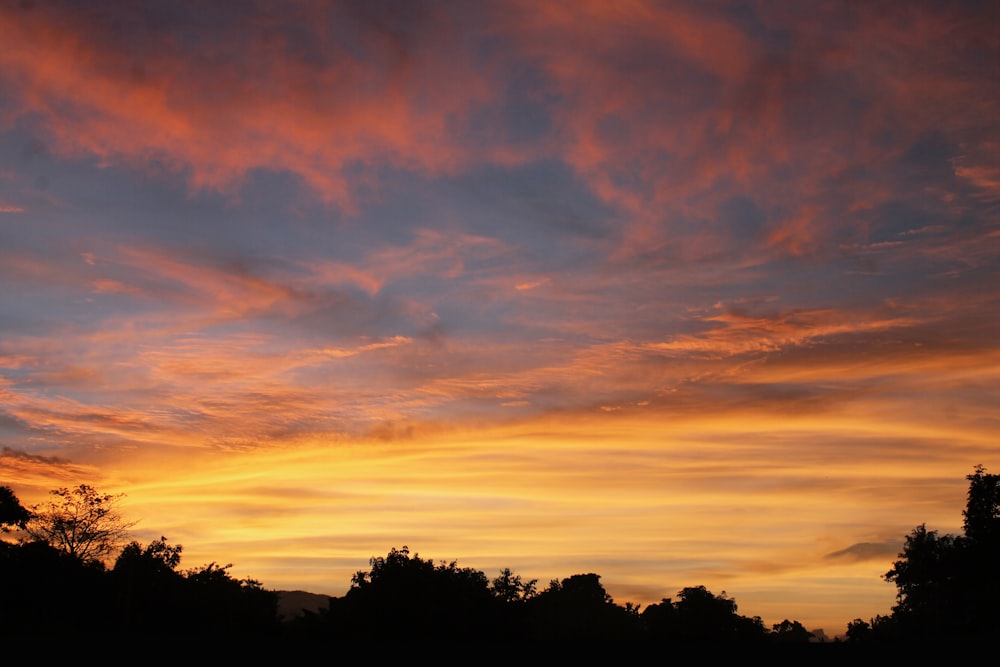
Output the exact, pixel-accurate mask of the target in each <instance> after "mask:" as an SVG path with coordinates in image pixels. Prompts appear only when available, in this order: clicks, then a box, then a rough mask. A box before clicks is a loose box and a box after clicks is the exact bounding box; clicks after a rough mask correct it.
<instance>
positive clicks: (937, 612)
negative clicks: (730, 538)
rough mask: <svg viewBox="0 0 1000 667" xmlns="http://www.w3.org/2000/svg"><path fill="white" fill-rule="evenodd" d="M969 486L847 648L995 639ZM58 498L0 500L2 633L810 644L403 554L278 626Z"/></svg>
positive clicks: (980, 524)
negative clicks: (949, 529)
mask: <svg viewBox="0 0 1000 667" xmlns="http://www.w3.org/2000/svg"><path fill="white" fill-rule="evenodd" d="M968 479H969V481H970V486H969V502H968V505H967V508H966V510H965V512H964V516H965V525H964V534H963V535H961V536H951V535H944V536H939V535H938V534H937V533H936V532H934V531H928V530H927V529H926V527H924V526H920V527H918V528H916V529H914V531H913V532H912V533H911V534H910V535H909V536H908V537H907V538H906V543H905V546H904V550H903V552H902V553H900V554H899V556H900V559H899V560H898V561H896V562H895V563H894V564H893V567H892V569H891V570H890V571H889V572H888V573H887V574H886V575H885V578H886V579H887V580H888V581H890V582H892V583H894V584H895V585H896V586H897V589H898V598H897V605H896V606H895V607H893V609H892V613H891V614H889V615H887V616H877V617H875V618H873V619H870V620H869V621H863V620H861V619H856V620H855V621H852V622H851V623H850V624H849V625H848V628H847V635H846V638H847V642H848V643H858V644H860V643H865V642H879V641H881V642H897V641H909V640H912V639H920V640H927V639H933V638H949V637H957V636H963V637H969V636H989V635H991V634H992V633H995V632H996V629H997V628H998V627H1000V625H998V623H1000V614H998V611H997V604H996V602H997V601H998V600H1000V588H998V570H997V564H998V563H1000V560H998V558H1000V511H998V509H1000V508H998V505H1000V476H997V475H988V474H986V473H985V471H984V470H983V468H982V467H978V468H977V469H976V470H975V473H974V474H972V475H969V476H968ZM52 497H53V500H52V501H50V502H49V503H47V504H45V505H38V506H34V507H32V508H30V509H27V508H24V507H23V506H22V505H21V504H20V502H19V501H18V499H17V498H16V496H15V495H14V494H13V492H12V491H11V490H10V489H9V488H8V487H2V486H0V530H3V532H5V533H8V534H10V535H13V536H18V539H17V540H16V541H9V540H8V541H4V540H0V591H2V598H0V633H4V634H12V635H18V636H20V635H38V634H45V635H52V636H60V637H65V636H71V635H78V634H85V635H94V634H105V635H106V634H108V633H114V634H118V635H120V636H143V635H155V636H171V637H183V638H190V637H199V636H201V637H213V638H219V637H226V636H234V635H241V636H252V637H254V638H257V639H263V638H273V639H282V640H283V639H295V640H333V641H336V640H351V641H358V640H366V641H396V640H403V641H426V640H441V641H490V642H498V641H500V642H509V641H566V642H581V641H594V640H625V641H653V642H698V643H710V644H713V645H719V644H730V645H747V644H756V645H767V644H786V643H808V642H811V641H815V639H816V638H814V637H813V636H812V634H811V633H810V632H809V631H808V630H807V629H806V628H805V627H803V626H802V624H801V623H799V622H797V621H794V620H787V619H786V620H784V621H782V622H781V623H777V624H774V625H772V626H770V627H767V626H766V625H765V624H764V622H763V621H762V620H761V619H760V617H756V616H754V617H748V616H744V615H741V614H739V613H738V608H737V605H736V601H735V600H733V599H732V598H730V597H727V596H726V594H725V592H723V593H722V594H719V595H716V594H714V593H712V592H711V591H709V590H707V589H706V588H705V587H704V586H695V587H689V588H684V589H683V590H681V591H679V592H678V593H677V595H676V599H673V598H664V599H662V600H661V601H660V602H659V603H656V604H651V605H648V606H647V607H645V608H640V607H639V606H638V605H634V604H632V603H628V602H627V603H625V604H623V605H622V604H618V603H616V602H615V601H614V600H613V599H612V598H611V596H610V595H608V593H607V592H606V591H605V589H604V587H603V585H602V584H601V581H600V576H599V575H597V574H594V573H587V574H575V575H573V576H570V577H568V578H565V579H561V580H552V581H551V582H549V584H548V585H547V586H546V587H545V588H544V589H539V586H538V582H537V580H524V579H523V578H522V577H521V576H520V575H518V574H516V573H514V572H512V571H511V570H509V569H505V570H503V571H501V572H500V573H499V574H498V575H497V576H496V577H494V578H492V579H490V578H489V577H487V575H486V574H485V573H483V572H481V571H479V570H475V569H472V568H466V567H459V566H458V564H457V563H456V562H444V561H441V562H437V563H435V562H434V561H432V560H429V559H424V558H421V557H420V556H419V554H416V553H411V552H410V550H409V549H408V548H407V547H402V548H401V549H392V550H390V551H389V553H388V554H387V555H386V556H385V557H375V558H372V559H371V560H370V561H369V566H370V567H369V569H368V570H363V571H359V572H357V573H356V574H355V575H354V576H353V577H352V580H351V585H350V588H349V589H348V591H347V593H346V594H345V595H343V596H341V597H332V598H330V601H329V602H330V603H329V607H328V608H326V609H321V610H319V611H306V610H303V611H302V613H301V614H297V615H294V616H292V617H289V618H283V617H282V616H281V614H280V613H279V594H278V593H277V592H275V591H269V590H265V589H264V588H263V586H262V585H261V584H260V582H258V581H256V580H254V579H249V578H248V579H237V578H234V577H233V576H231V575H230V573H229V567H230V566H228V565H225V566H220V565H218V564H216V563H210V564H208V565H205V566H202V567H198V568H194V569H187V570H185V569H182V568H181V567H180V564H181V555H182V551H183V548H182V547H181V546H180V545H171V544H169V543H168V542H167V540H166V538H160V539H159V540H154V541H153V542H150V543H149V544H146V545H142V544H140V543H138V542H135V541H132V542H129V543H127V544H126V545H125V546H124V548H117V547H116V546H115V545H116V544H120V543H121V542H120V540H121V538H122V536H123V535H124V534H125V531H126V529H127V528H128V527H129V526H130V524H128V523H125V522H124V521H122V519H121V517H120V515H119V514H118V513H117V512H116V510H115V504H116V502H117V500H118V499H119V498H120V496H111V495H106V494H105V495H102V494H99V493H97V492H96V491H95V490H94V489H93V488H92V487H89V486H87V485H81V486H79V487H77V488H75V489H57V490H56V491H53V492H52ZM113 554H117V555H116V556H114V558H113V559H112V558H111V556H112V555H113Z"/></svg>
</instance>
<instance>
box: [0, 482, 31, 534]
mask: <svg viewBox="0 0 1000 667" xmlns="http://www.w3.org/2000/svg"><path fill="white" fill-rule="evenodd" d="M30 519H31V512H29V511H28V510H27V509H25V508H24V507H23V506H22V505H21V501H19V500H18V499H17V496H15V495H14V492H13V491H12V490H11V488H10V487H9V486H0V532H3V533H9V532H10V531H11V529H12V528H24V526H25V524H27V523H28V521H29V520H30Z"/></svg>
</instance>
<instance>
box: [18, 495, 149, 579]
mask: <svg viewBox="0 0 1000 667" xmlns="http://www.w3.org/2000/svg"><path fill="white" fill-rule="evenodd" d="M49 493H50V494H51V495H52V496H53V499H52V500H50V501H48V502H47V503H40V504H38V505H33V506H32V508H31V510H32V519H31V520H30V521H29V522H28V523H27V526H26V531H27V532H28V534H29V535H30V536H31V537H32V538H34V539H36V540H40V541H43V542H46V543H48V544H50V545H52V546H53V547H55V548H57V549H60V550H62V551H65V552H66V553H68V554H70V555H71V556H75V557H76V558H79V559H80V560H83V561H103V560H104V559H106V558H108V557H109V556H111V555H112V554H113V553H114V552H115V551H117V549H118V547H119V546H120V545H121V544H122V543H123V542H124V541H125V540H126V539H127V538H128V531H129V529H130V528H131V527H132V526H134V525H135V522H134V521H133V522H128V521H125V519H124V518H122V515H121V513H120V512H119V511H118V504H119V502H120V501H121V499H122V498H124V497H125V494H118V495H112V494H110V493H99V492H98V491H97V490H96V489H94V487H92V486H90V485H88V484H81V485H79V486H77V487H76V488H73V489H68V488H65V487H64V488H60V489H54V490H52V491H50V492H49Z"/></svg>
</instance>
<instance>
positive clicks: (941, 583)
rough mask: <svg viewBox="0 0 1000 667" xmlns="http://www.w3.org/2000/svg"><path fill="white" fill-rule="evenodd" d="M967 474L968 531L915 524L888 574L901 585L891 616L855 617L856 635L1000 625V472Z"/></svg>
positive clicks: (963, 631) (946, 632)
mask: <svg viewBox="0 0 1000 667" xmlns="http://www.w3.org/2000/svg"><path fill="white" fill-rule="evenodd" d="M966 479H968V480H969V492H968V499H967V503H966V509H965V510H964V512H963V516H964V517H965V522H964V526H963V530H964V534H963V535H959V536H954V535H939V534H938V532H937V531H934V530H927V527H926V525H923V524H922V525H920V526H917V527H916V528H914V529H913V530H912V531H911V532H910V534H909V535H907V536H906V542H905V543H904V546H903V551H902V552H901V553H900V554H899V560H897V561H895V562H894V563H893V566H892V568H891V569H890V570H889V571H888V572H886V574H885V579H886V580H887V581H889V582H892V583H894V584H895V585H896V589H897V595H896V605H895V606H894V607H893V610H892V615H891V617H890V619H888V620H883V621H882V622H880V623H879V624H875V623H874V622H873V623H872V624H870V625H868V624H864V622H863V621H855V623H854V624H853V629H854V635H855V636H857V637H859V638H862V637H867V638H887V637H889V636H890V635H892V636H907V637H914V636H920V637H940V636H956V635H985V634H988V633H990V632H995V629H996V627H998V625H1000V612H998V605H997V602H998V600H1000V573H998V564H1000V476H998V475H990V474H987V473H986V471H985V468H983V467H982V466H977V467H976V468H975V471H974V472H973V474H971V475H968V476H967V477H966ZM866 628H867V632H866Z"/></svg>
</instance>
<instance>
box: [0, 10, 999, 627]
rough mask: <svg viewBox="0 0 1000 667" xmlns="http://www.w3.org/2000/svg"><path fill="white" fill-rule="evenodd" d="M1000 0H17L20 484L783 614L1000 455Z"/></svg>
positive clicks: (229, 527)
mask: <svg viewBox="0 0 1000 667" xmlns="http://www.w3.org/2000/svg"><path fill="white" fill-rule="evenodd" d="M998 35H1000V4H998V3H996V2H976V1H969V2H913V1H906V2H875V3H868V2H797V1H793V0H789V1H787V2H783V1H777V2H770V1H761V2H723V1H714V0H713V1H710V2H703V1H696V0H691V1H690V2H686V1H680V0H678V1H669V2H667V1H663V2H654V1H649V2H645V1H641V0H618V1H615V2H587V1H585V0H565V1H563V0H545V1H542V2H539V1H538V0H531V1H524V2H522V1H520V0H502V1H500V0H498V1H481V0H477V1H476V2H460V1H455V2H438V1H421V2H372V1H356V2H306V1H301V2H298V1H286V0H282V1H280V2H279V1H277V0H275V1H273V2H271V1H255V2H250V1H247V2H220V3H201V2H199V3H196V2H179V1H178V0H169V1H168V0H162V1H160V0H152V1H144V2H124V1H122V2H88V1H82V0H81V1H78V2H76V1H69V0H65V1H47V0H33V1H32V0H22V1H17V0H0V45H2V47H0V448H2V449H0V484H5V485H8V486H10V487H11V488H12V489H13V490H14V491H15V493H17V495H18V497H19V498H21V500H22V501H23V502H24V503H25V504H31V503H35V502H39V501H41V500H44V499H45V497H46V493H47V491H48V490H50V489H52V488H56V487H61V486H73V485H76V484H79V483H88V484H91V485H93V486H95V487H97V488H98V489H99V490H101V491H107V492H112V493H125V494H127V496H126V498H125V500H124V503H123V505H122V509H123V511H124V512H125V514H126V515H127V517H128V518H130V519H132V520H136V521H138V523H137V525H136V526H135V528H134V533H135V536H136V539H138V540H140V541H142V542H148V541H149V540H152V539H155V538H158V537H160V536H161V535H163V536H166V537H167V538H168V541H170V542H171V543H179V544H182V545H183V546H184V561H183V563H182V566H188V567H195V566H198V565H201V564H205V563H208V562H210V561H216V562H219V563H223V564H225V563H233V568H232V570H231V572H232V573H233V574H234V575H236V576H240V577H242V576H251V577H253V578H255V579H258V580H260V581H261V582H262V583H263V584H264V586H265V587H266V588H270V589H303V590H308V591H312V592H317V593H328V594H331V595H341V594H343V593H344V592H345V591H346V589H347V587H348V585H349V583H350V577H351V574H352V573H354V572H355V571H357V570H360V569H366V568H367V566H368V559H369V558H370V557H372V556H377V555H385V553H386V552H388V550H389V549H390V548H392V547H402V546H403V545H407V546H409V548H410V549H411V551H414V552H418V553H419V554H420V556H421V557H426V558H431V559H434V560H442V559H443V560H448V561H451V560H457V561H458V563H459V565H461V566H467V567H474V568H477V569H480V570H483V571H484V572H485V573H486V574H487V575H488V576H490V577H493V576H496V574H497V573H498V571H499V570H500V569H501V568H503V567H510V568H512V569H513V570H515V571H516V572H518V573H520V574H521V575H522V576H524V577H526V578H537V579H539V583H540V586H541V587H544V586H545V585H547V583H548V581H549V580H551V579H555V578H564V577H568V576H570V575H572V574H576V573H585V572H596V573H598V574H600V575H601V581H602V583H603V584H604V585H605V587H606V588H607V590H608V592H609V593H611V595H612V596H613V597H614V599H615V601H616V602H618V603H621V604H624V603H625V602H626V601H632V602H635V603H639V604H643V605H646V604H649V603H653V602H658V601H659V600H660V599H661V598H663V597H672V596H676V593H677V591H678V590H680V589H681V588H683V587H686V586H697V585H704V586H706V587H707V588H708V589H709V590H711V591H713V592H714V593H721V592H722V591H725V592H726V594H727V595H729V596H731V597H733V598H735V599H736V602H737V604H738V605H739V613H741V614H744V615H747V616H761V617H762V618H763V620H764V622H765V623H766V624H767V625H768V626H769V627H770V625H771V624H773V623H777V622H780V621H781V620H783V619H785V618H791V619H796V620H799V621H801V622H802V623H803V624H804V625H805V626H806V627H808V628H810V629H814V628H823V629H824V630H825V631H826V633H827V634H828V635H831V636H832V635H834V634H840V633H843V631H844V629H845V628H846V625H847V623H848V621H850V620H851V619H854V618H858V617H860V618H864V619H866V620H867V619H868V618H870V617H872V616H874V615H875V614H886V613H888V612H889V611H890V609H891V606H892V604H893V601H894V597H895V592H896V591H895V588H894V587H893V586H892V585H891V584H889V583H887V582H885V581H884V580H883V579H882V578H881V575H882V574H884V573H885V572H886V571H887V570H888V569H889V568H890V567H891V564H892V561H893V560H894V559H895V557H896V555H897V553H898V552H899V550H900V549H901V546H902V542H903V538H904V536H905V535H906V534H907V533H908V532H909V531H910V530H911V529H912V528H913V527H915V526H917V525H919V524H921V523H926V524H927V526H928V528H931V529H937V530H940V531H941V532H951V533H956V532H959V531H960V530H961V524H962V514H961V512H962V509H963V508H964V503H965V493H966V490H967V482H966V479H965V476H966V475H968V474H970V473H971V472H972V471H973V468H974V467H975V466H976V465H977V464H982V465H984V466H986V468H987V471H990V472H1000V439H998V435H1000V38H998Z"/></svg>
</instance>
